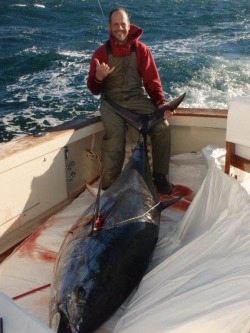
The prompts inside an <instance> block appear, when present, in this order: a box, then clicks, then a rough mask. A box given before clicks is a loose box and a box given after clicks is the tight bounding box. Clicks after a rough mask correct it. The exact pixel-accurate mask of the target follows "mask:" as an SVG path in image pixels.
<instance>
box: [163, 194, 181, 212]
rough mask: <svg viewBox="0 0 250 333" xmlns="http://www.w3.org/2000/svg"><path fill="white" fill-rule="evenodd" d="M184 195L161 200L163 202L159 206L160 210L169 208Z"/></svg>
mask: <svg viewBox="0 0 250 333" xmlns="http://www.w3.org/2000/svg"><path fill="white" fill-rule="evenodd" d="M183 197H184V195H180V196H179V197H177V198H174V199H172V200H169V201H163V202H161V203H160V204H159V206H158V209H159V211H160V212H161V211H163V209H165V208H167V207H169V206H171V205H173V204H174V203H176V202H177V201H179V200H181V199H182V198H183Z"/></svg>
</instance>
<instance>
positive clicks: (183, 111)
mask: <svg viewBox="0 0 250 333" xmlns="http://www.w3.org/2000/svg"><path fill="white" fill-rule="evenodd" d="M227 113H228V110H227V109H198V108H197V109H195V108H194V109H190V108H178V109H177V110H175V115H174V116H184V117H213V118H225V119H226V118H227Z"/></svg>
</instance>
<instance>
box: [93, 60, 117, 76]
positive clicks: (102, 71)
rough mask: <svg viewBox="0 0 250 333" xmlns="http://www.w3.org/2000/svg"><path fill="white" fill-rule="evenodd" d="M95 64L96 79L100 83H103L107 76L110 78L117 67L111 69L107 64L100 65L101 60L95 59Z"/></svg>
mask: <svg viewBox="0 0 250 333" xmlns="http://www.w3.org/2000/svg"><path fill="white" fill-rule="evenodd" d="M95 62H96V74H95V76H96V78H97V80H99V81H102V80H103V79H105V77H106V76H108V75H109V74H111V73H112V72H113V71H114V69H115V67H112V68H110V67H109V65H108V64H105V63H104V62H103V63H101V64H100V62H99V60H98V59H96V58H95Z"/></svg>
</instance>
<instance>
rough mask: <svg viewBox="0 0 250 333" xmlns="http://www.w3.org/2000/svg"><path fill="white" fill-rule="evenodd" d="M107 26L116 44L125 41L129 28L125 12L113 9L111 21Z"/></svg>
mask: <svg viewBox="0 0 250 333" xmlns="http://www.w3.org/2000/svg"><path fill="white" fill-rule="evenodd" d="M108 28H109V30H110V32H111V35H112V36H113V38H114V40H115V41H116V42H117V43H118V44H124V43H126V41H127V37H128V33H129V29H130V22H129V18H128V16H127V14H126V13H125V12H123V11H115V12H114V13H113V14H112V17H111V23H109V24H108Z"/></svg>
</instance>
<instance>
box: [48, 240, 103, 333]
mask: <svg viewBox="0 0 250 333" xmlns="http://www.w3.org/2000/svg"><path fill="white" fill-rule="evenodd" d="M93 241H94V239H91V241H90V242H89V241H88V238H86V239H84V242H83V241H82V240H76V241H73V242H71V243H69V244H67V246H65V247H64V249H63V251H62V252H61V253H60V257H59V258H58V261H57V264H56V266H57V274H56V275H55V277H54V281H53V283H52V286H51V304H50V307H51V309H50V314H51V320H50V326H51V328H52V329H53V330H54V331H55V332H57V333H84V332H91V328H90V327H91V325H93V324H94V323H91V318H92V317H93V316H91V298H92V294H93V291H94V290H95V288H94V286H95V284H96V271H98V267H96V266H98V265H97V264H98V263H97V260H95V257H94V258H93V260H90V258H89V257H86V253H91V252H92V250H93V249H92V247H93V246H94V244H93ZM95 248H96V247H95ZM101 249H102V248H101V247H100V246H99V247H98V248H96V250H97V251H101ZM97 258H98V256H97V257H96V259H97ZM86 320H88V323H86ZM93 321H94V318H93Z"/></svg>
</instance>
